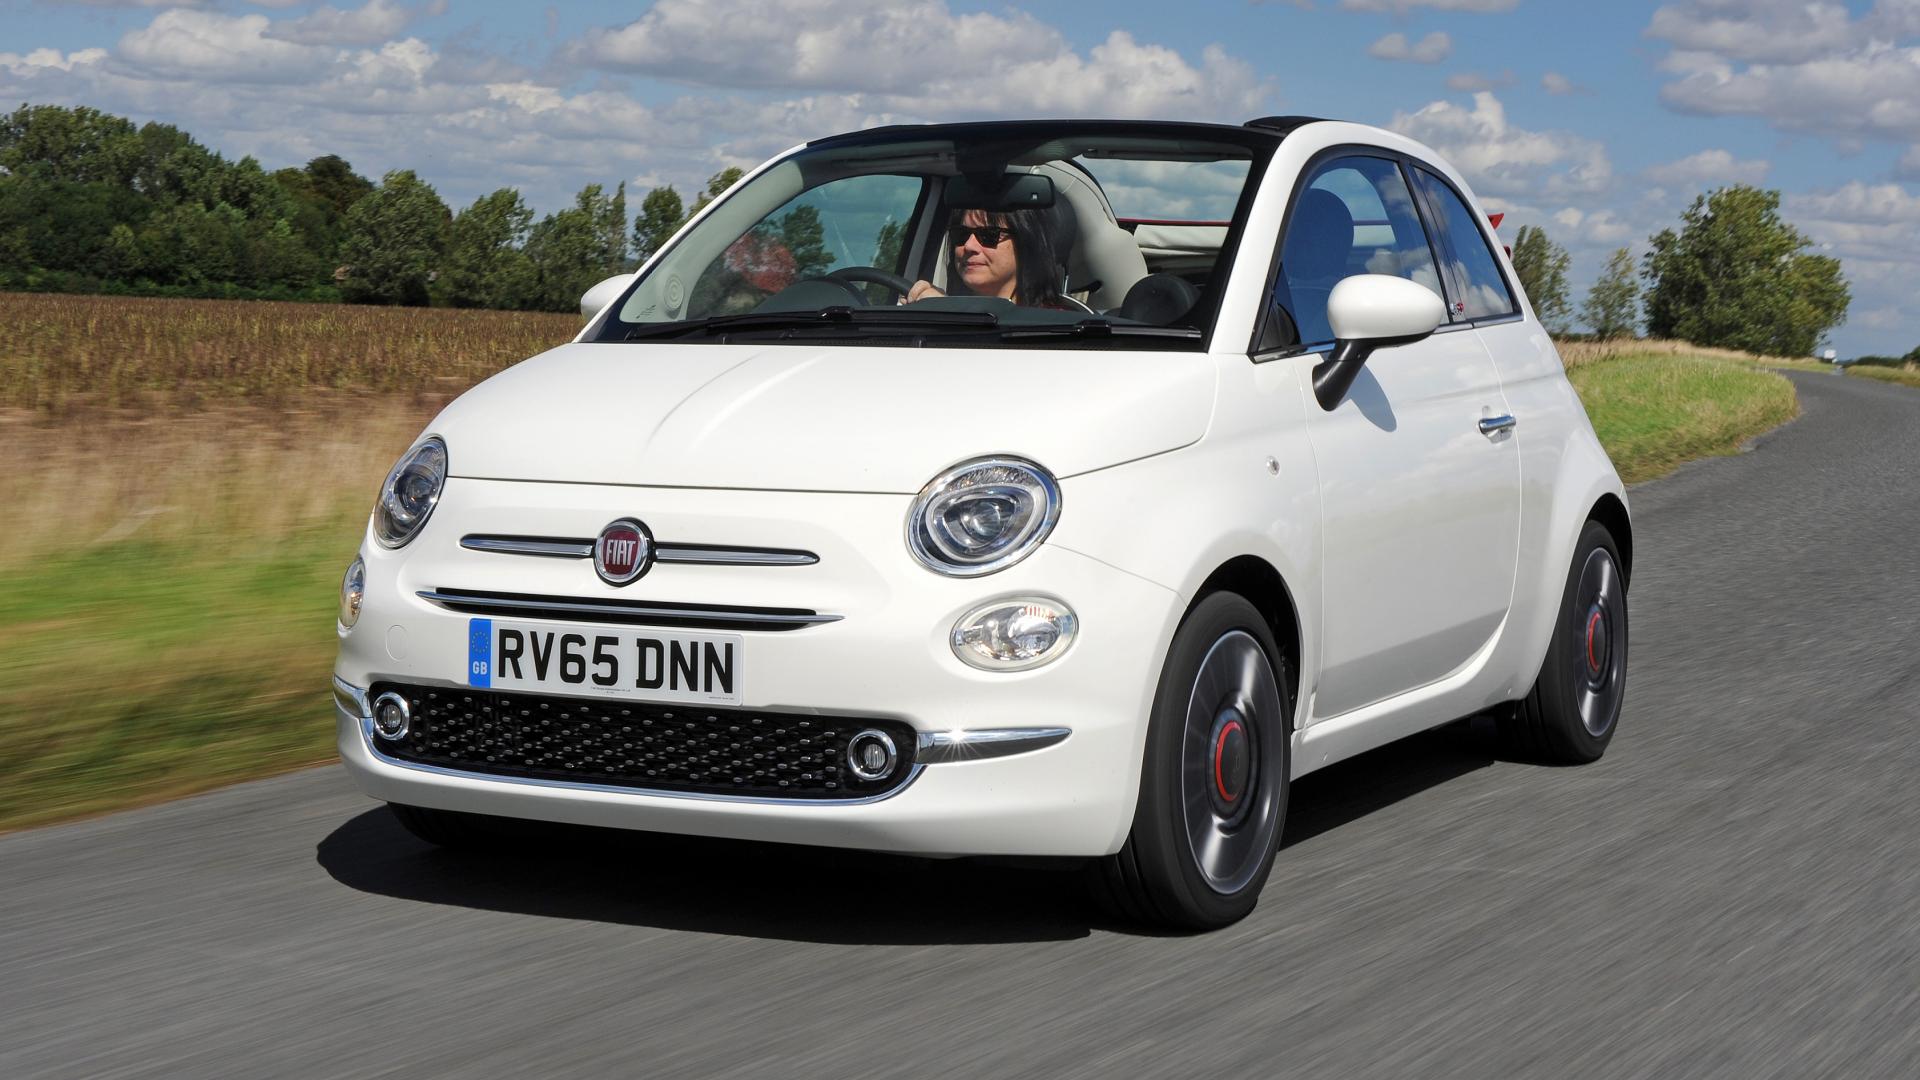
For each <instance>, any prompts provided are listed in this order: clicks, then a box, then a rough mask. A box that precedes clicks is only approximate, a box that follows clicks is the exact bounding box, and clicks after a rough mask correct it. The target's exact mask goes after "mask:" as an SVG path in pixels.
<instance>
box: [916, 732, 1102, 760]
mask: <svg viewBox="0 0 1920 1080" xmlns="http://www.w3.org/2000/svg"><path fill="white" fill-rule="evenodd" d="M1071 734H1073V730H1072V729H1071V728H1063V727H1046V728H987V729H985V730H982V731H923V732H921V733H920V737H919V738H918V739H917V740H916V742H915V746H914V754H913V760H914V764H916V765H951V764H954V763H956V762H961V761H983V760H985V759H987V758H998V757H1008V756H1010V755H1013V754H1024V753H1027V752H1028V751H1031V750H1043V749H1045V748H1047V747H1049V746H1052V745H1054V744H1055V743H1058V742H1063V741H1065V739H1066V737H1067V736H1068V735H1071Z"/></svg>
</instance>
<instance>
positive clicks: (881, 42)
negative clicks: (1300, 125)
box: [563, 0, 1272, 120]
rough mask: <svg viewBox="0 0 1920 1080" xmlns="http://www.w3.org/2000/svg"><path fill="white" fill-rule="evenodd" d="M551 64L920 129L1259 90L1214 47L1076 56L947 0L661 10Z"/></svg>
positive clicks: (751, 2) (1174, 103) (1114, 37)
mask: <svg viewBox="0 0 1920 1080" xmlns="http://www.w3.org/2000/svg"><path fill="white" fill-rule="evenodd" d="M563 56H565V57H566V58H567V59H568V60H570V61H572V62H574V63H578V64H584V65H589V66H593V67H599V68H602V69H605V70H609V71H618V72H630V73H635V74H644V75H650V76H653V77H656V78H666V79H673V80H677V81H681V82H689V83H696V84H700V85H705V86H713V87H721V88H727V89H737V90H778V91H787V92H795V93H821V92H826V93H841V94H848V95H855V101H856V108H867V109H876V110H880V111H887V112H896V113H904V114H910V115H914V116H919V117H922V118H927V119H944V118H951V117H980V116H994V115H1031V114H1033V113H1035V112H1036V111H1037V112H1044V113H1051V114H1062V113H1064V114H1076V115H1103V116H1185V117H1196V118H1200V117H1204V118H1213V119H1233V120H1239V119H1244V118H1245V117H1246V116H1247V115H1250V114H1251V113H1253V112H1255V111H1257V110H1258V109H1259V107H1260V106H1261V104H1262V103H1263V102H1264V101H1265V100H1266V99H1267V98H1268V97H1269V96H1270V95H1271V92H1272V90H1271V86H1270V84H1269V81H1268V80H1267V79H1265V78H1263V77H1261V76H1259V75H1257V74H1255V72H1254V70H1253V68H1252V67H1251V66H1250V65H1249V64H1247V63H1246V62H1244V61H1242V60H1239V59H1236V58H1234V57H1232V56H1230V55H1228V54H1227V53H1226V51H1225V50H1223V49H1221V48H1219V47H1218V46H1209V47H1208V48H1206V49H1205V50H1203V51H1202V53H1201V55H1200V58H1199V62H1198V63H1197V64H1196V63H1193V62H1190V61H1188V60H1187V59H1186V58H1185V57H1183V56H1182V55H1181V54H1180V53H1178V52H1177V51H1175V50H1173V49H1170V48H1167V47H1165V46H1161V45H1154V44H1149V43H1146V42H1142V41H1140V40H1138V39H1136V38H1135V37H1133V36H1132V35H1131V34H1129V33H1127V32H1126V31H1123V30H1115V31H1113V32H1112V33H1111V34H1109V35H1108V36H1107V38H1106V40H1105V41H1103V42H1101V43H1100V44H1098V45H1095V46H1093V47H1092V48H1091V49H1088V50H1087V51H1086V53H1085V54H1084V55H1083V54H1081V53H1080V52H1078V51H1076V50H1075V49H1074V48H1073V47H1072V45H1071V44H1070V43H1069V42H1068V41H1067V40H1066V37H1065V36H1064V35H1063V34H1061V33H1060V31H1058V30H1057V29H1055V28H1054V27H1052V26H1049V25H1047V24H1046V23H1043V22H1040V21H1039V20H1037V19H1035V18H1034V17H1033V16H1031V15H1027V14H1025V13H1023V12H1019V11H1012V10H1009V11H1008V12H1007V13H1006V14H1004V15H1000V14H991V13H981V14H956V13H955V12H953V11H952V10H950V9H949V8H948V6H947V3H946V0H903V2H901V3H897V4H892V5H874V4H871V3H867V2H865V0H791V2H789V3H786V4H783V5H780V6H778V7H771V8H770V7H767V6H766V5H764V4H761V3H759V2H757V0H711V2H708V3H697V2H695V0H661V2H660V3H659V4H657V5H655V6H654V7H653V8H652V9H651V10H649V11H648V12H647V13H646V14H644V15H642V16H641V17H640V18H638V19H636V20H634V21H633V22H631V23H629V24H627V25H626V26H623V27H619V28H617V29H612V30H597V31H594V32H592V33H590V34H588V35H586V36H585V37H583V38H581V39H579V40H577V41H575V42H573V43H572V44H571V45H569V46H568V47H567V48H566V49H565V50H563Z"/></svg>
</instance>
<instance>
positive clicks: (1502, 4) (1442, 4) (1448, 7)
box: [1340, 0, 1520, 15]
mask: <svg viewBox="0 0 1920 1080" xmlns="http://www.w3.org/2000/svg"><path fill="white" fill-rule="evenodd" d="M1519 5H1520V0H1340V6H1341V7H1342V8H1344V9H1345V10H1347V11H1390V12H1392V13H1394V14H1395V15H1405V14H1406V13H1407V12H1409V11H1412V10H1413V9H1415V8H1431V9H1433V10H1434V11H1476V12H1492V11H1512V10H1513V9H1514V8H1516V7H1518V6H1519Z"/></svg>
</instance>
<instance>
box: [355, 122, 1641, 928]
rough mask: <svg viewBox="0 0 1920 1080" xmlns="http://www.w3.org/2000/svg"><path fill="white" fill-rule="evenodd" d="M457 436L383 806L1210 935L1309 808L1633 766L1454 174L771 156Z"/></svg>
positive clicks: (1559, 430) (416, 821) (1364, 135)
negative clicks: (1085, 869) (1442, 782)
mask: <svg viewBox="0 0 1920 1080" xmlns="http://www.w3.org/2000/svg"><path fill="white" fill-rule="evenodd" d="M582 308H583V310H584V311H586V313H587V314H588V315H590V316H591V317H590V319H589V321H588V322H587V325H586V327H585V329H583V330H582V331H581V333H580V335H579V337H578V338H577V339H575V340H574V341H573V342H572V343H570V344H567V345H563V346H561V347H559V348H557V349H554V350H552V351H551V352H547V353H544V354H542V355H540V356H537V357H534V358H533V359H530V360H527V361H525V362H523V363H521V364H518V365H516V366H514V367H512V368H510V369H508V370H506V371H504V372H502V373H501V374H499V375H496V376H495V377H493V378H492V379H489V380H488V381H486V382H485V383H483V384H481V385H480V386H478V387H476V388H475V389H473V390H471V391H469V392H468V393H467V394H466V395H464V396H463V397H461V398H460V399H459V400H457V401H455V402H454V403H453V404H452V405H450V406H449V407H448V408H447V409H446V410H445V411H444V412H442V413H441V414H440V415H439V416H438V417H437V418H436V419H435V420H434V421H433V422H432V423H431V424H430V425H429V426H428V427H427V429H426V431H425V432H423V433H422V434H421V436H420V438H419V440H418V441H417V442H416V443H415V444H414V446H413V447H412V448H411V449H409V450H408V451H407V453H406V454H405V455H404V456H403V457H402V458H401V460H400V462H399V463H398V464H397V465H396V466H395V467H394V469H393V472H392V474H391V475H390V476H389V477H388V478H387V480H386V484H385V487H384V489H383V490H382V492H381V493H380V496H379V498H378V501H377V505H376V506H375V508H374V511H373V515H372V520H371V522H370V523H369V526H368V529H367V533H366V537H365V540H364V543H363V544H362V547H361V551H360V554H359V558H357V559H356V560H354V562H353V565H352V567H351V568H350V569H349V571H348V573H347V577H346V580H345V582H344V584H343V589H342V597H341V607H340V617H339V627H338V629H339V635H340V657H339V663H338V666H337V667H336V668H335V679H334V688H335V696H336V699H337V702H338V705H339V736H340V753H341V756H342V757H343V758H344V759H345V761H346V764H347V767H348V769H349V770H350V771H351V773H352V774H353V776H354V778H355V779H356V780H357V781H358V783H359V784H360V786H361V787H362V788H363V789H364V790H365V791H366V792H367V793H369V794H370V795H372V796H374V797H375V798H378V799H382V800H385V801H387V802H389V803H391V804H392V806H393V809H394V812H395V813H396V814H397V815H398V817H399V819H400V821H401V822H402V823H404V824H405V825H406V826H407V827H408V828H409V829H411V830H412V831H413V832H415V833H416V834H418V835H419V836H421V837H423V838H425V839H427V840H429V841H433V842H436V843H445V844H473V843H484V842H486V841H487V840H488V839H489V838H490V837H494V836H497V835H499V834H500V826H501V824H502V822H501V819H503V818H521V819H539V820H547V821H558V822H574V823H580V824H588V825H599V826H615V827H620V828H628V829H639V830H650V831H657V832H671V833H685V834H696V835H703V836H713V837H735V838H745V839H754V840H766V841H779V842H787V843H798V844H816V845H829V846H837V847H851V848H865V849H872V850H882V851H894V852H912V853H920V854H926V855H939V856H957V855H1014V856H1063V857H1079V858H1082V859H1086V860H1088V861H1089V863H1090V866H1089V870H1090V871H1091V872H1090V874H1089V877H1090V879H1091V880H1093V881H1094V882H1095V884H1096V886H1097V887H1098V888H1099V889H1100V890H1101V891H1102V892H1103V894H1104V895H1105V897H1106V898H1107V899H1108V900H1109V901H1110V902H1112V903H1113V904H1115V905H1116V906H1117V907H1118V908H1119V909H1120V910H1121V911H1122V912H1123V913H1125V914H1127V915H1130V916H1131V917H1134V918H1138V919H1141V920H1145V921H1149V922H1158V923H1168V924H1178V925H1186V926H1198V927H1208V926H1219V925H1222V924H1225V923H1228V922H1231V921H1233V920H1235V919H1237V918H1240V917H1241V916H1243V915H1245V914H1246V913H1247V912H1248V911H1249V910H1251V909H1252V907H1253V905H1254V903H1255V901H1256V899H1257V897H1258V895H1259V893H1260V890H1261V887H1262V885H1263V883H1264V882H1265V881H1266V879H1267V876H1268V873H1269V871H1270V870H1271V868H1272V866H1273V863H1274V859H1275V851H1276V848H1277V846H1278V841H1279V837H1280V833H1281V826H1282V821H1283V818H1284V815H1285V812H1286V805H1287V793H1288V785H1289V782H1290V781H1291V780H1292V779H1293V778H1296V777H1299V776H1301V775H1303V774H1306V773H1310V772H1312V771H1314V770H1315V769H1319V768H1321V767H1323V766H1326V765H1328V764H1330V763H1332V762H1336V761H1339V760H1341V759H1343V758H1347V757H1350V756H1352V755H1355V754H1358V753H1360V752H1362V751H1365V750H1367V749H1369V748H1371V747H1376V746H1379V745H1381V744H1383V743H1386V742H1388V741H1390V740H1393V739H1398V738H1401V737H1403V736H1406V735H1409V734H1412V733H1414V732H1418V731H1421V730H1423V729H1427V728H1431V727H1434V726H1436V725H1439V724H1443V723H1446V722H1448V721H1450V720H1454V719H1456V718H1460V717H1465V716H1470V715H1475V714H1482V713H1487V712H1491V713H1493V714H1494V715H1495V716H1496V717H1497V720H1498V729H1499V730H1500V731H1501V732H1502V733H1503V734H1504V736H1505V737H1506V738H1508V739H1510V740H1512V741H1513V743H1514V744H1515V745H1516V746H1517V748H1518V749H1519V750H1520V751H1522V752H1524V753H1525V754H1526V755H1528V756H1530V757H1531V758H1534V759H1539V760H1558V761H1570V762H1571V761H1589V760H1592V759H1594V758H1597V757H1598V756H1599V755H1600V754H1601V753H1602V751H1603V750H1604V749H1605V748H1606V746H1607V743H1608V741H1609V739H1610V738H1611V737H1612V735H1613V732H1614V728H1615V725H1616V721H1617V720H1618V717H1619V714H1620V708H1621V701H1622V695H1623V692H1624V688H1625V681H1626V663H1627V607H1626V587H1627V575H1628V571H1629V568H1630V564H1631V558H1632V536H1631V529H1630V524H1629V520H1628V515H1627V508H1626V501H1625V496H1624V492H1623V490H1622V487H1621V484H1620V480H1619V478H1618V476H1616V474H1615V472H1614V470H1613V468H1612V466H1611V465H1610V464H1609V462H1608V460H1607V456H1606V454H1605V453H1604V452H1603V451H1602V449H1601V447H1600V445H1599V443H1598V441H1597V440H1596V439H1595V437H1594V434H1593V430H1592V427H1591V425H1590V424H1589V423H1588V421H1587V417H1586V414H1585V412H1584V411H1583V410H1582V408H1581V405H1580V401H1579V399H1578V398H1577V397H1576V396H1575V395H1574V392H1573V389H1572V387H1571V386H1570V385H1569V384H1568V382H1567V379H1566V375H1565V372H1564V370H1563V368H1562V366H1561V363H1560V360H1559V357H1558V355H1557V354H1556V352H1555V351H1554V346H1553V344H1552V342H1551V341H1550V340H1549V339H1548V337H1547V333H1546V331H1545V330H1544V329H1543V328H1542V327H1541V325H1540V323H1539V321H1538V320H1537V319H1536V318H1535V317H1534V315H1533V313H1532V311H1531V310H1529V308H1528V305H1527V301H1526V298H1525V297H1524V296H1523V295H1522V294H1521V292H1520V290H1519V288H1518V287H1517V285H1516V284H1515V278H1514V274H1513V269H1512V267H1511V265H1510V264H1509V263H1508V261H1507V260H1506V259H1505V258H1504V256H1503V254H1502V251H1501V247H1500V245H1499V244H1498V242H1496V240H1495V238H1494V236H1493V234H1492V232H1491V230H1490V229H1489V228H1488V224H1487V221H1486V218H1485V216H1484V215H1483V214H1482V213H1481V212H1480V211H1479V210H1478V209H1477V208H1476V204H1475V202H1474V200H1473V198H1472V195H1471V194H1470V192H1469V191H1468V189H1467V185H1466V184H1465V182H1464V181H1462V179H1461V178H1460V175H1459V174H1458V173H1457V172H1455V171H1454V170H1453V169H1452V168H1450V167H1449V166H1448V165H1447V164H1446V163H1445V162H1444V161H1442V160H1440V158H1439V157H1437V156H1436V155H1435V154H1434V153H1433V152H1432V151H1430V150H1428V149H1427V148H1426V147H1424V146H1421V145H1420V144H1418V143H1415V142H1412V141H1410V140H1408V139H1405V138H1402V137H1400V136H1397V135H1394V134H1392V133H1389V132H1385V131H1380V130H1376V129H1373V128H1369V127H1362V126H1359V125H1355V124H1348V123H1338V122H1329V121H1313V120H1306V119H1300V118H1273V119H1267V120H1257V121H1254V122H1252V123H1249V124H1247V125H1246V126H1244V127H1232V126H1225V125H1206V124H1185V123H1135V122H1093V121H1031V122H1008V123H983V124H960V125H946V126H930V127H893V128H881V129H877V130H870V131H863V132H859V133H856V134H850V135H843V136H838V137H835V138H830V139H823V140H821V141H818V142H814V143H809V144H807V145H805V146H802V147H799V148H797V149H795V150H793V151H790V152H788V153H786V154H784V155H782V156H780V157H778V158H776V159H774V160H773V161H770V162H768V163H767V164H765V165H763V166H761V167H760V168H759V169H757V170H755V171H754V172H753V173H751V174H749V175H748V176H747V177H746V178H745V179H744V180H742V181H741V182H740V183H738V184H737V185H735V186H734V188H733V189H732V190H731V191H729V192H728V193H727V194H726V195H724V196H723V197H721V198H720V199H718V200H716V201H715V202H714V203H713V204H712V205H711V206H709V207H707V208H706V209H705V211H704V212H703V213H701V214H700V215H699V216H698V217H697V218H696V219H695V220H694V221H692V222H691V223H690V224H689V225H687V227H686V228H684V229H682V230H681V231H680V233H679V234H678V235H677V236H676V237H674V239H673V240H672V241H671V242H670V243H669V244H668V245H667V246H666V247H665V248H664V249H663V250H662V251H660V252H659V253H658V254H656V255H655V256H654V257H653V258H651V259H650V260H649V261H648V262H647V264H646V265H645V266H644V267H643V268H642V269H641V270H640V271H639V272H638V273H637V274H634V275H627V276H623V277H620V278H616V279H611V280H609V281H608V282H604V283H602V285H600V286H597V287H596V288H595V289H594V290H593V292H591V293H589V294H588V296H587V297H586V298H585V299H584V300H583V302H582Z"/></svg>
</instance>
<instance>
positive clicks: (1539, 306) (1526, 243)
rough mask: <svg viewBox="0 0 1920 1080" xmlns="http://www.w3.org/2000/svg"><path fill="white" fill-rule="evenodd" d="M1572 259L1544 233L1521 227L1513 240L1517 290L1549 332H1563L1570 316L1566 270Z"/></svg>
mask: <svg viewBox="0 0 1920 1080" xmlns="http://www.w3.org/2000/svg"><path fill="white" fill-rule="evenodd" d="M1571 265H1573V259H1572V258H1571V257H1570V256H1568V255H1567V249H1566V248H1563V247H1561V246H1560V245H1559V244H1556V243H1554V242H1553V241H1552V240H1550V239H1548V238H1547V231H1546V230H1545V229H1542V228H1538V227H1536V226H1533V225H1522V226H1520V231H1519V232H1518V233H1517V234H1515V236H1514V238H1513V270H1514V272H1515V273H1516V274H1519V275H1520V287H1521V288H1522V289H1524V290H1525V291H1526V294H1527V299H1528V300H1531V301H1532V302H1533V311H1534V314H1536V315H1538V316H1540V321H1541V322H1542V323H1545V324H1546V326H1547V328H1548V329H1549V330H1556V331H1558V330H1564V329H1566V322H1567V316H1568V315H1570V314H1572V310H1571V307H1570V305H1569V303H1568V300H1567V267H1569V266H1571Z"/></svg>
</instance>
